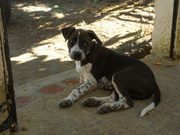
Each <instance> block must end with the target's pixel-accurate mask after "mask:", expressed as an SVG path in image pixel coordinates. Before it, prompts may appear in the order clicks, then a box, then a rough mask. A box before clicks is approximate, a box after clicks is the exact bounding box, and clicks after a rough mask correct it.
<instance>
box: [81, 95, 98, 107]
mask: <svg viewBox="0 0 180 135" xmlns="http://www.w3.org/2000/svg"><path fill="white" fill-rule="evenodd" d="M100 103H101V102H100V101H99V100H96V99H95V98H93V97H90V98H86V99H85V100H83V101H82V105H83V106H89V107H93V106H98V105H100Z"/></svg>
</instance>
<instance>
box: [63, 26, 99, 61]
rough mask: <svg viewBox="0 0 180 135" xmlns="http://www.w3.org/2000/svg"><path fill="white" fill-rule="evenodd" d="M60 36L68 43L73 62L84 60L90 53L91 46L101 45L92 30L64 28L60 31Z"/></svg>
mask: <svg viewBox="0 0 180 135" xmlns="http://www.w3.org/2000/svg"><path fill="white" fill-rule="evenodd" d="M62 34H63V36H64V38H65V40H66V41H68V43H67V44H68V48H69V55H70V57H71V59H73V60H77V61H81V60H84V59H85V58H86V56H87V55H88V54H89V52H90V51H91V49H92V46H93V44H95V43H96V44H98V45H101V44H102V42H101V40H100V39H99V38H98V37H97V35H96V34H95V33H94V31H92V30H83V29H75V28H74V27H66V28H63V29H62Z"/></svg>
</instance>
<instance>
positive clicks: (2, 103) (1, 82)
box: [0, 10, 17, 131]
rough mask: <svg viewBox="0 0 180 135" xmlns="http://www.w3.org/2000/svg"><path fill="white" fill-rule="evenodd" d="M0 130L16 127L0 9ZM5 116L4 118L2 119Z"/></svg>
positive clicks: (10, 76)
mask: <svg viewBox="0 0 180 135" xmlns="http://www.w3.org/2000/svg"><path fill="white" fill-rule="evenodd" d="M0 113H2V114H4V116H3V117H2V119H1V116H2V115H0V122H1V123H0V131H3V130H5V129H11V130H16V129H17V117H16V105H15V93H14V87H13V79H12V70H11V62H10V58H9V47H8V40H7V31H6V27H4V26H3V21H2V17H1V10H0ZM4 118H5V119H4Z"/></svg>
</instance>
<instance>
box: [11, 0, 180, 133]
mask: <svg viewBox="0 0 180 135" xmlns="http://www.w3.org/2000/svg"><path fill="white" fill-rule="evenodd" d="M154 16H155V15H154V3H153V2H152V1H151V0H103V1H102V2H93V0H76V1H75V0H56V1H51V0H12V18H11V22H10V25H9V26H8V34H9V35H8V36H9V45H10V52H11V61H12V68H13V76H14V82H15V88H16V97H17V98H22V97H23V98H24V97H25V98H26V100H25V101H23V102H27V96H28V97H30V99H31V102H30V103H27V104H26V103H25V104H23V105H21V104H17V108H18V109H17V111H18V120H19V127H20V132H18V133H17V134H18V135H49V134H52V135H56V134H57V135H84V134H87V135H91V134H94V135H132V134H134V135H140V134H142V135H152V134H154V135H178V134H179V127H180V106H179V104H178V99H179V97H180V91H179V84H180V79H179V74H180V70H179V69H180V64H179V63H180V61H171V60H169V59H167V58H166V59H165V58H159V57H156V56H155V55H154V54H151V55H150V56H148V57H147V58H145V59H143V61H144V62H145V63H147V64H148V65H149V66H150V67H151V68H152V70H153V72H154V73H155V76H156V78H157V82H158V84H159V86H160V88H161V91H162V102H161V104H160V105H159V106H158V107H157V108H156V109H155V110H154V111H152V112H151V113H150V115H147V116H146V117H144V118H143V119H140V118H139V112H140V110H142V108H143V107H145V106H146V105H147V104H148V103H149V102H150V101H149V100H146V101H144V102H141V101H136V102H135V104H136V105H135V107H133V108H132V109H129V110H125V111H118V112H114V113H109V114H107V115H99V114H97V113H96V108H86V107H82V106H81V104H80V102H81V100H80V101H78V102H77V103H76V104H75V105H74V106H72V107H71V108H67V109H59V107H58V102H59V100H60V99H62V98H64V97H65V96H66V95H67V94H68V93H69V92H70V91H71V90H72V89H73V87H76V86H73V87H72V86H71V87H70V86H67V85H64V84H62V81H63V79H64V77H71V78H74V77H75V78H76V77H77V74H75V73H74V71H73V72H69V70H70V69H72V68H74V63H73V62H72V61H71V60H70V58H69V57H68V51H67V47H66V44H65V41H64V39H63V37H62V34H61V29H62V28H63V27H66V26H75V27H77V28H83V29H91V30H94V31H95V33H96V34H97V35H98V36H99V38H100V39H101V40H102V41H103V43H104V44H103V45H104V46H106V47H108V48H111V49H113V50H117V49H118V48H119V47H120V46H121V45H123V44H126V43H127V44H131V42H129V40H133V39H139V38H141V37H143V36H145V35H150V34H152V30H153V19H154ZM65 71H67V72H65ZM64 72H65V73H64ZM51 83H52V84H53V83H57V84H59V85H60V86H63V87H65V91H63V92H60V93H56V94H54V95H51V94H50V95H43V94H40V92H39V90H40V89H41V87H44V86H46V85H50V84H51ZM41 84H43V85H41ZM32 86H33V87H32ZM106 94H109V92H107V91H106V92H105V91H97V92H94V93H90V95H98V96H102V95H106ZM90 95H88V96H90ZM21 102H22V101H21Z"/></svg>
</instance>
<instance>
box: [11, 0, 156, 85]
mask: <svg viewBox="0 0 180 135" xmlns="http://www.w3.org/2000/svg"><path fill="white" fill-rule="evenodd" d="M148 4H151V5H152V6H153V5H154V4H153V2H152V0H150V1H146V0H135V1H133V0H128V1H125V0H120V1H115V0H111V1H109V0H103V1H101V2H93V0H76V1H73V0H57V1H49V0H32V1H27V0H20V1H19V0H13V1H12V18H11V24H10V25H9V29H8V31H9V44H10V50H11V58H12V66H13V73H14V78H15V84H16V85H21V84H23V83H26V82H28V81H30V80H36V79H39V78H43V77H46V76H48V75H51V74H57V73H60V72H63V71H66V70H68V69H71V68H74V64H73V63H72V62H71V61H70V59H68V58H64V57H68V52H67V49H66V46H65V42H64V39H63V38H62V35H61V29H62V28H63V27H66V26H77V27H81V28H87V27H86V26H88V28H91V27H92V28H93V27H94V25H96V24H94V23H96V22H101V20H103V19H104V18H107V17H108V18H116V19H117V18H118V20H119V21H120V22H121V21H122V19H123V18H120V17H121V16H122V15H125V16H127V17H128V18H129V19H128V20H126V21H131V22H134V21H136V22H137V23H139V24H141V23H148V22H149V21H152V17H151V16H150V17H149V16H148V17H147V16H144V15H142V16H141V15H139V14H138V13H137V11H136V10H133V9H138V10H141V11H142V12H143V9H144V8H145V7H147V5H148ZM129 8H131V9H130V11H129ZM121 10H125V11H123V12H121ZM126 10H127V11H126ZM114 12H117V14H116V15H114V14H111V13H114ZM132 18H135V20H134V19H132ZM142 18H145V19H146V21H143V20H142ZM138 20H139V21H138ZM110 21H111V22H113V20H110ZM99 29H101V28H99ZM107 29H109V28H107ZM93 30H94V31H97V33H98V34H99V33H102V32H103V31H100V30H98V29H93ZM122 31H123V30H122ZM137 32H138V30H136V31H134V32H127V33H125V34H117V35H115V36H113V37H109V38H108V39H107V38H106V37H103V36H102V35H100V37H101V38H102V40H104V39H106V40H104V41H105V43H104V45H105V46H111V45H113V44H115V43H116V44H119V41H121V40H122V39H128V38H134V36H136V35H137ZM109 35H111V34H109ZM114 49H115V48H114ZM49 50H51V51H49ZM65 52H66V53H65Z"/></svg>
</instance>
